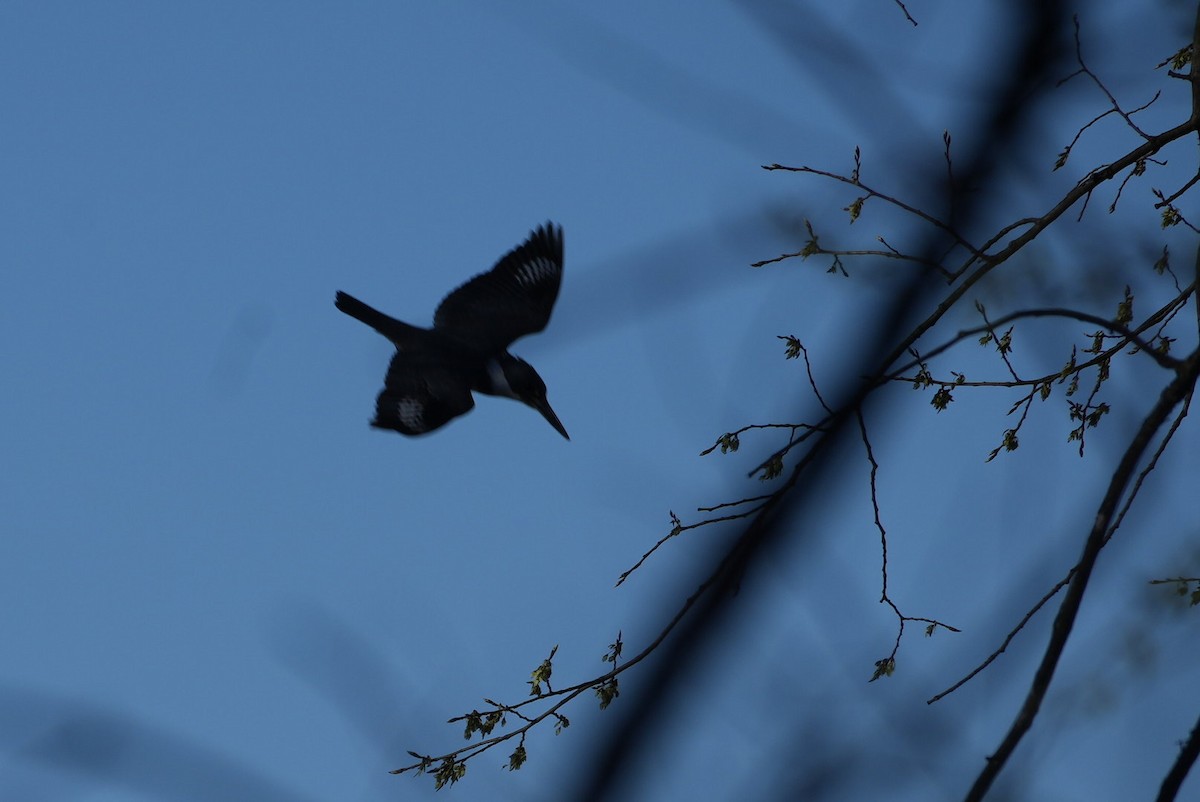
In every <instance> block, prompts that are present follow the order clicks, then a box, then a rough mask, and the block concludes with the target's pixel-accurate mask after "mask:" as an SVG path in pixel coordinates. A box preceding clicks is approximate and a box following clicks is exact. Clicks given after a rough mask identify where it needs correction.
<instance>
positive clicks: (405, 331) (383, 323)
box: [334, 290, 420, 344]
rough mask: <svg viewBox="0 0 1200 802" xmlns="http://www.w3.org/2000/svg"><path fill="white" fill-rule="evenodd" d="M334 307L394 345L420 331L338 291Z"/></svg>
mask: <svg viewBox="0 0 1200 802" xmlns="http://www.w3.org/2000/svg"><path fill="white" fill-rule="evenodd" d="M334 305H335V306H336V307H337V308H338V309H340V310H341V311H343V312H345V313H346V314H347V315H349V316H350V317H352V318H354V319H355V320H361V321H362V322H363V323H366V324H367V325H368V326H370V327H371V328H373V329H375V331H377V332H379V333H380V334H382V335H383V336H384V337H387V338H388V339H389V340H391V341H393V342H395V343H396V344H399V343H400V342H401V341H402V340H404V339H405V338H406V337H407V336H409V335H411V334H413V333H415V332H417V331H420V329H418V328H417V327H416V326H410V325H409V324H407V323H405V322H403V321H401V320H396V318H394V317H391V316H389V315H385V314H384V313H383V312H380V311H379V310H378V309H375V308H374V307H371V306H368V305H367V304H364V303H363V302H362V301H360V300H358V299H357V298H355V297H354V296H353V295H349V294H347V293H344V292H341V291H340V290H339V291H338V294H337V298H336V299H335V300H334Z"/></svg>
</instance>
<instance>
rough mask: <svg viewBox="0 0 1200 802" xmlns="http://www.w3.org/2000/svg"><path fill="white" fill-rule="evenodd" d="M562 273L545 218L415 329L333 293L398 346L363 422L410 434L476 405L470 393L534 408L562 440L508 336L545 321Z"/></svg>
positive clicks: (553, 229)
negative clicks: (370, 415)
mask: <svg viewBox="0 0 1200 802" xmlns="http://www.w3.org/2000/svg"><path fill="white" fill-rule="evenodd" d="M562 271H563V232H562V227H561V226H558V225H555V224H554V223H550V222H547V223H545V224H544V225H541V226H538V227H537V228H536V229H534V230H533V231H532V232H530V234H529V236H528V237H527V238H526V240H525V241H524V242H523V243H521V244H520V245H518V246H517V247H515V248H513V249H512V250H510V251H509V252H508V253H506V254H505V255H504V256H503V257H501V259H500V260H499V261H498V262H496V264H495V266H494V267H492V269H491V270H489V271H487V272H486V273H480V274H479V275H477V276H475V277H474V278H472V279H470V280H469V281H467V282H466V283H465V284H463V285H462V286H460V287H458V288H457V289H455V290H454V291H453V292H451V293H450V294H449V295H447V296H446V297H445V298H443V299H442V302H441V303H440V304H439V305H438V307H437V310H436V311H435V312H434V314H433V327H432V328H422V327H420V326H413V325H411V324H408V323H404V322H403V321H400V320H397V319H396V318H394V317H391V316H390V315H386V314H384V313H383V312H380V311H379V310H377V309H374V308H373V307H371V306H368V305H367V304H365V303H363V302H362V301H360V300H358V299H357V298H355V297H354V296H352V295H349V294H348V293H345V292H342V291H340V290H339V291H338V293H337V295H336V297H335V299H334V305H335V306H336V307H337V308H338V309H339V310H340V311H342V312H344V313H345V314H347V315H349V316H350V317H352V318H354V319H355V320H358V321H361V322H362V323H365V324H367V325H368V326H370V327H371V328H373V329H375V331H377V332H379V333H380V334H382V335H383V336H384V337H386V338H388V339H389V340H391V342H392V344H393V345H395V346H396V353H395V355H394V356H393V357H392V361H391V364H389V365H388V370H387V375H386V377H385V378H384V386H383V390H382V391H381V392H380V393H379V397H378V398H377V399H376V401H375V418H374V419H373V420H372V421H371V426H373V427H375V428H377V429H391V430H394V431H397V432H400V433H401V434H405V435H410V436H415V435H422V434H427V433H428V432H432V431H434V430H435V429H439V428H441V427H442V426H444V425H445V424H446V423H448V422H449V421H451V420H453V419H454V418H456V417H458V416H460V415H464V414H466V413H467V412H470V411H471V409H472V408H474V406H475V398H474V396H472V393H473V392H475V393H484V394H485V395H495V396H505V397H508V398H514V399H516V400H517V401H520V402H521V403H523V404H525V405H527V406H530V407H532V408H533V409H536V410H537V411H538V412H540V413H541V415H542V417H544V418H545V419H546V420H547V421H548V422H549V423H550V425H551V426H553V427H554V429H555V430H556V431H557V432H558V433H559V434H561V435H562V436H563V437H565V438H566V439H567V440H570V439H571V437H570V435H568V434H567V430H566V428H564V427H563V425H562V422H561V421H559V419H558V415H556V414H555V413H554V410H553V409H552V408H551V407H550V402H549V401H547V400H546V383H545V382H544V381H542V377H541V376H539V375H538V372H537V371H536V370H534V369H533V366H532V365H530V364H529V363H528V362H526V361H525V360H523V359H521V358H520V357H516V356H513V355H512V354H510V353H509V352H508V349H509V346H511V345H512V343H513V341H515V340H517V339H518V338H520V337H524V336H525V335H527V334H535V333H537V332H539V331H541V330H542V329H544V328H546V324H547V323H549V322H550V313H551V312H552V311H553V309H554V302H555V300H556V299H557V298H558V290H559V287H560V285H561V284H562Z"/></svg>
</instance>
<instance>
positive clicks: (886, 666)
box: [870, 657, 896, 682]
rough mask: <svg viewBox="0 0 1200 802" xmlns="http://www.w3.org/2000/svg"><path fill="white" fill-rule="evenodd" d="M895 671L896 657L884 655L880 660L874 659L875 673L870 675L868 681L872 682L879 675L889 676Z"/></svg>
mask: <svg viewBox="0 0 1200 802" xmlns="http://www.w3.org/2000/svg"><path fill="white" fill-rule="evenodd" d="M895 671H896V659H895V658H894V657H885V658H884V659H882V660H876V661H875V673H874V674H873V675H872V676H871V679H870V682H874V681H875V680H877V679H879V678H880V677H890V676H892V674H894V673H895Z"/></svg>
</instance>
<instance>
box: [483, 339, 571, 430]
mask: <svg viewBox="0 0 1200 802" xmlns="http://www.w3.org/2000/svg"><path fill="white" fill-rule="evenodd" d="M492 365H494V366H495V367H494V368H492V371H491V372H492V377H491V378H492V386H493V388H494V389H495V391H496V394H497V395H506V396H508V397H509V398H515V399H517V400H518V401H520V402H521V403H522V404H525V405H527V406H530V407H533V408H534V409H536V410H537V411H538V412H540V413H542V417H543V418H545V419H546V420H547V421H549V422H550V425H551V426H553V427H554V428H555V430H556V431H558V433H559V434H561V435H562V436H563V437H565V438H567V439H568V440H570V439H571V436H570V435H569V434H567V430H566V429H565V428H563V425H562V422H561V421H560V420H559V419H558V416H557V415H555V414H554V410H553V409H551V408H550V402H549V401H547V400H546V383H545V382H544V381H542V377H541V376H539V375H538V372H537V371H536V370H534V369H533V365H530V364H529V363H528V362H526V361H525V360H524V359H521V358H519V357H515V356H513V355H512V354H508V353H506V354H504V355H502V356H501V357H500V358H499V359H497V360H496V361H495V362H493V363H492ZM497 369H498V370H497Z"/></svg>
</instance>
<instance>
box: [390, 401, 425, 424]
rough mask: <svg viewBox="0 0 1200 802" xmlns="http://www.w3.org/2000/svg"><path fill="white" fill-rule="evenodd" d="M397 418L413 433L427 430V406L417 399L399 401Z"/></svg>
mask: <svg viewBox="0 0 1200 802" xmlns="http://www.w3.org/2000/svg"><path fill="white" fill-rule="evenodd" d="M396 417H398V418H399V419H400V422H401V423H403V424H404V425H405V426H406V427H407V428H409V429H412V430H413V431H416V432H420V431H424V430H425V405H424V404H423V403H421V402H420V401H419V400H417V399H416V398H401V399H400V400H399V401H397V402H396Z"/></svg>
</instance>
